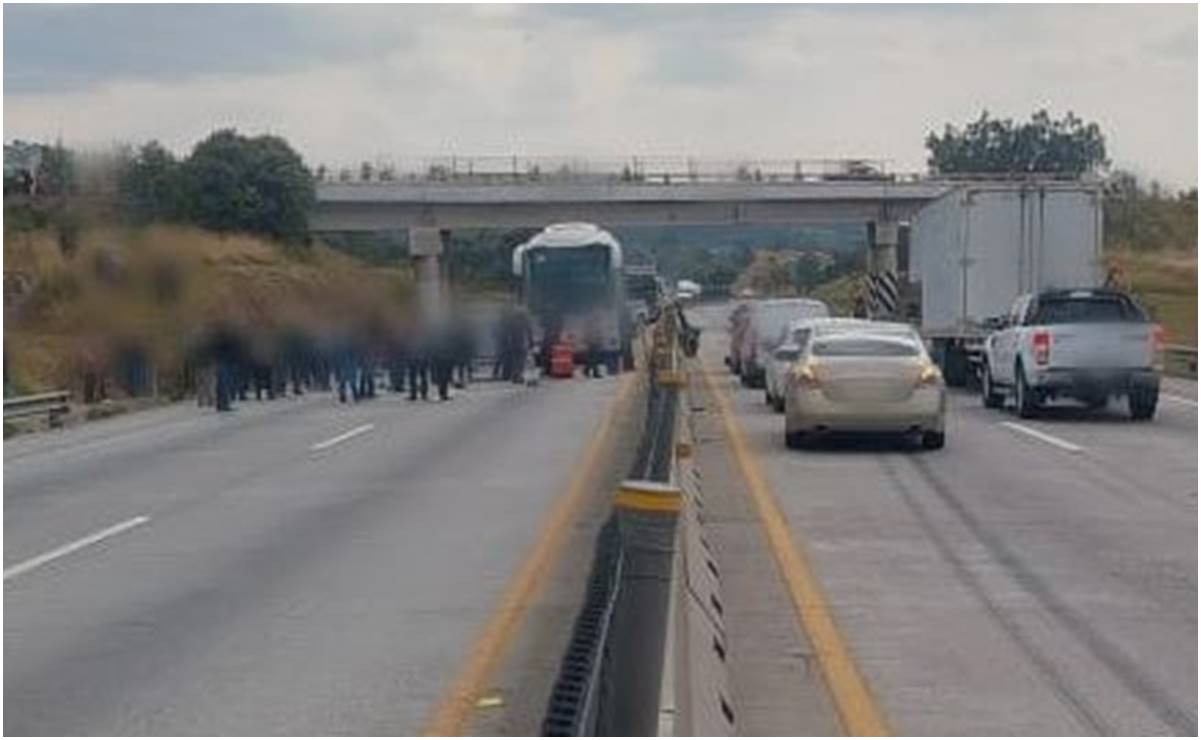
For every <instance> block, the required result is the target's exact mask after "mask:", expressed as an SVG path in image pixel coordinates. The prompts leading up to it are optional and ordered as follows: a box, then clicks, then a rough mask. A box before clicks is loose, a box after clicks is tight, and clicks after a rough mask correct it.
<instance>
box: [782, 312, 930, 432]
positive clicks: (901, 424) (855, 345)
mask: <svg viewBox="0 0 1201 740" xmlns="http://www.w3.org/2000/svg"><path fill="white" fill-rule="evenodd" d="M946 408H947V399H946V385H945V384H944V383H943V379H942V373H940V372H939V370H938V368H937V367H936V366H935V365H934V363H933V362H932V361H931V360H930V356H929V355H928V354H927V352H926V348H925V346H924V345H923V343H922V341H921V338H920V337H919V336H918V335H917V333H916V332H914V331H912V330H910V331H908V332H897V331H893V330H889V331H880V332H877V333H872V331H871V328H870V326H864V327H863V328H861V329H858V330H855V331H848V332H846V333H835V334H817V335H816V336H814V337H812V338H811V339H810V340H809V342H808V343H807V345H806V347H805V349H804V352H803V353H802V355H801V357H800V358H799V359H798V360H797V362H796V363H795V364H794V365H793V366H792V370H791V372H790V373H789V376H788V379H787V383H786V391H785V400H784V439H785V442H786V443H787V445H788V447H790V448H794V449H796V448H799V447H802V446H804V444H805V442H806V440H808V439H809V438H811V437H813V436H817V435H820V434H823V433H826V432H896V433H902V434H913V435H917V436H920V438H921V442H922V446H923V447H925V448H926V449H930V450H936V449H940V448H941V447H942V446H943V444H944V443H945V441H946V434H945V431H944V429H945V427H944V421H945V418H946Z"/></svg>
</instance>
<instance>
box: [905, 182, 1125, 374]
mask: <svg viewBox="0 0 1201 740" xmlns="http://www.w3.org/2000/svg"><path fill="white" fill-rule="evenodd" d="M1101 231H1102V214H1101V190H1100V187H1099V186H1098V185H1094V184H1090V183H1086V182H1078V181H1071V182H1060V181H1048V180H1042V181H1032V182H1017V183H996V184H989V185H968V186H963V187H959V188H956V189H955V190H952V191H951V192H950V193H948V194H946V195H944V196H942V197H941V198H939V199H937V200H935V201H934V202H932V203H930V204H929V205H927V206H926V207H925V208H923V209H922V210H921V211H919V212H918V213H917V215H916V216H915V217H914V219H913V221H912V224H911V229H910V236H909V244H910V247H909V249H910V252H909V265H908V274H909V279H910V282H916V283H918V286H919V290H920V294H921V298H920V325H921V330H922V335H923V336H924V337H926V338H927V340H929V342H930V348H931V354H932V356H933V357H934V359H935V361H936V362H937V363H938V365H939V367H941V368H942V370H943V373H944V375H945V376H946V378H947V383H948V384H950V385H964V384H965V383H966V382H967V381H969V380H972V379H975V378H978V377H979V372H980V359H981V351H982V348H983V344H984V338H985V336H987V334H988V332H989V326H988V322H989V321H990V320H992V319H994V318H996V317H998V316H1001V315H1003V314H1004V313H1005V312H1006V311H1007V310H1008V309H1009V307H1010V305H1011V304H1012V303H1013V300H1014V298H1016V297H1017V296H1018V295H1021V294H1025V293H1038V292H1041V291H1043V290H1049V289H1053V288H1074V287H1080V286H1085V287H1088V286H1095V285H1097V284H1098V282H1099V281H1100V279H1101V276H1102V268H1101Z"/></svg>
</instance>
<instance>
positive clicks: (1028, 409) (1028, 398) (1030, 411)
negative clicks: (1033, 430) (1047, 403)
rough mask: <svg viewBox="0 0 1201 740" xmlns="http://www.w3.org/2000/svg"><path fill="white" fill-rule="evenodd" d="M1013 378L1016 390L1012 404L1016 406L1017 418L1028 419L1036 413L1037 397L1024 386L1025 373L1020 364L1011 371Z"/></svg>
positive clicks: (1027, 386)
mask: <svg viewBox="0 0 1201 740" xmlns="http://www.w3.org/2000/svg"><path fill="white" fill-rule="evenodd" d="M1013 377H1014V381H1015V383H1014V385H1015V387H1016V389H1017V390H1016V391H1015V397H1014V404H1015V405H1016V406H1017V412H1018V416H1020V417H1022V418H1023V419H1029V418H1031V417H1033V416H1034V415H1035V414H1037V413H1038V405H1039V404H1038V397H1037V396H1035V392H1034V390H1033V389H1032V388H1031V387H1030V386H1029V385H1027V384H1026V373H1025V372H1024V371H1023V370H1022V364H1021V363H1020V362H1019V363H1018V364H1017V367H1015V368H1014V369H1013Z"/></svg>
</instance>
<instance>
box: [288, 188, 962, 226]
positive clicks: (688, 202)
mask: <svg viewBox="0 0 1201 740" xmlns="http://www.w3.org/2000/svg"><path fill="white" fill-rule="evenodd" d="M953 186H954V182H952V181H947V180H913V181H895V180H886V179H878V180H858V181H856V180H848V181H816V182H810V181H801V182H786V183H781V182H761V181H760V182H757V181H753V180H752V181H744V182H681V183H673V184H660V183H656V184H650V183H645V182H600V183H598V182H577V181H568V182H553V181H552V182H530V183H520V184H518V183H505V184H490V183H487V182H473V183H456V182H436V181H394V182H356V183H320V184H318V186H317V206H316V209H315V211H314V213H313V216H312V218H311V228H312V230H313V231H315V232H333V231H396V230H404V229H421V228H434V229H455V228H484V227H499V228H512V227H520V226H531V227H539V226H544V225H546V224H548V223H555V222H561V221H589V222H593V223H598V224H603V225H605V226H610V227H611V226H630V225H659V224H681V225H702V226H716V225H729V224H808V223H832V222H846V221H859V222H868V221H904V220H907V219H908V218H910V217H912V216H913V214H915V213H916V212H917V211H918V210H920V209H921V208H922V207H923V206H924V205H925V204H926V203H929V202H930V201H931V200H934V199H935V198H937V197H939V196H940V195H942V194H944V193H946V192H947V191H948V190H950V189H951V188H952V187H953Z"/></svg>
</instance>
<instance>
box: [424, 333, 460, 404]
mask: <svg viewBox="0 0 1201 740" xmlns="http://www.w3.org/2000/svg"><path fill="white" fill-rule="evenodd" d="M455 339H456V337H455V331H454V327H453V326H451V325H449V324H446V323H443V324H442V325H440V326H438V327H437V328H435V329H434V331H433V333H432V337H431V340H432V341H431V346H430V353H429V358H430V372H431V374H432V375H433V381H434V385H436V386H437V387H438V400H439V401H449V400H450V381H451V375H453V374H454V366H455V349H456V347H455Z"/></svg>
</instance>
